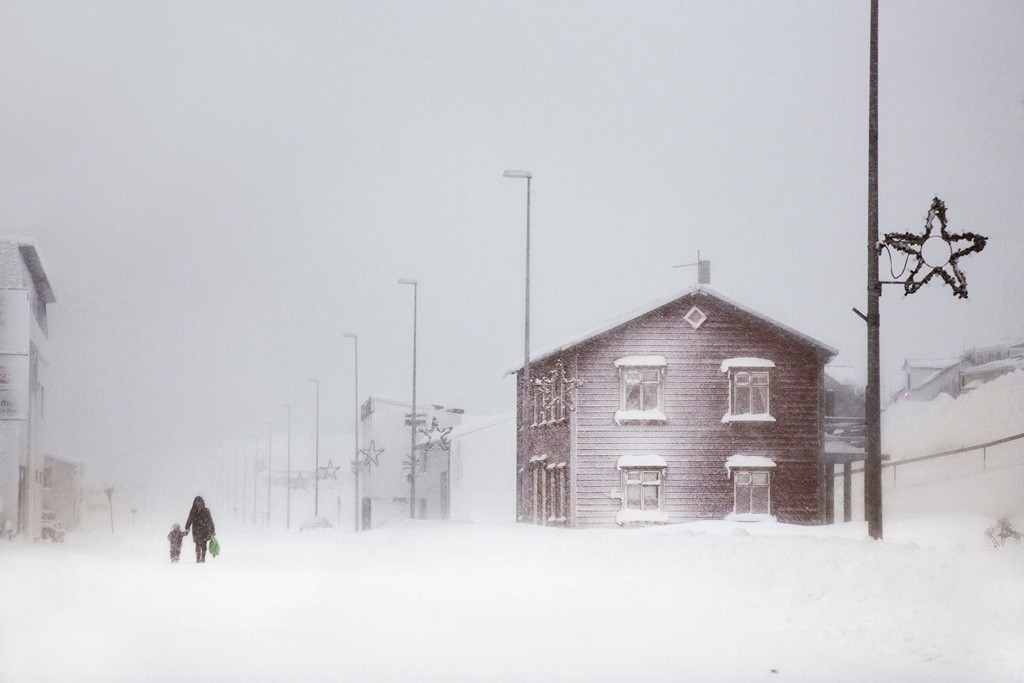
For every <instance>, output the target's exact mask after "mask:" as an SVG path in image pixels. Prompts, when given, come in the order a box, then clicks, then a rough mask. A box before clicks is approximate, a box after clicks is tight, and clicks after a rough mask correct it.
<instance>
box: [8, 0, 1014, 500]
mask: <svg viewBox="0 0 1024 683" xmlns="http://www.w3.org/2000/svg"><path fill="white" fill-rule="evenodd" d="M879 26H880V56H879V62H880V134H879V139H880V143H879V156H880V199H879V204H880V232H882V233H885V232H893V231H901V232H902V231H907V232H920V231H921V230H922V228H923V223H924V216H925V214H926V212H927V210H928V207H929V205H930V203H931V200H932V197H934V196H938V197H940V198H942V199H943V200H944V201H945V202H946V205H947V206H948V208H949V214H948V216H949V221H950V225H949V227H950V229H951V230H952V231H954V232H966V231H974V232H978V233H981V234H983V235H986V236H988V237H989V243H988V247H987V248H986V249H985V251H983V252H982V253H981V254H977V255H973V256H971V257H969V258H967V259H964V260H963V261H962V262H961V265H962V267H963V269H964V271H965V272H966V274H967V280H968V285H969V290H970V299H968V300H966V301H962V300H958V299H955V298H954V297H953V296H952V294H951V292H950V291H949V289H948V288H947V287H944V286H940V285H938V284H933V285H930V286H928V287H926V288H924V289H923V290H922V291H921V292H919V293H917V294H915V295H913V296H912V297H904V296H903V294H902V290H901V289H900V288H896V287H888V288H886V290H885V293H884V296H883V298H882V302H881V305H882V310H881V314H882V328H881V330H882V362H883V391H884V392H885V393H886V394H887V393H889V392H891V391H894V390H895V389H896V388H897V385H896V384H895V382H896V381H898V373H899V369H900V366H901V365H902V362H903V359H904V358H905V357H946V356H951V355H956V354H958V353H960V352H961V351H962V350H964V349H965V348H970V347H972V346H979V345H986V344H990V343H995V342H997V341H999V340H1001V339H1003V338H1006V337H1018V338H1019V337H1024V318H1022V316H1021V314H1020V310H1021V302H1022V301H1024V278H1021V276H1020V270H1019V260H1020V257H1021V254H1024V238H1022V236H1021V235H1022V231H1021V220H1022V219H1021V215H1022V211H1021V199H1022V196H1024V193H1022V188H1024V161H1022V160H1024V41H1022V40H1021V36H1022V35H1024V4H1022V3H1020V2H989V3H984V4H978V3H969V2H959V3H950V2H946V3H913V2H901V3H883V5H882V7H881V10H880V18H879ZM867 86H868V4H867V3H866V2H865V3H813V2H785V3H771V4H766V3H757V2H741V3H730V4H728V5H721V4H718V3H678V2H641V3H629V4H621V3H601V2H594V3H585V4H584V3H564V2H563V3H547V2H516V3H506V4H498V3H448V2H436V3H411V2H409V3H405V2H374V3H350V2H335V3H300V4H294V3H215V4H212V5H211V4H208V3H189V2H186V3H174V4H173V5H162V4H158V3H136V2H112V3H88V4H87V3H74V2H58V3H47V4H39V3H34V2H9V1H8V2H3V3H0V90H2V92H3V93H4V96H3V98H2V99H0V232H3V233H5V234H21V235H27V236H31V237H33V238H35V239H36V240H37V243H38V245H39V248H40V250H41V252H42V255H43V258H44V263H45V266H46V269H47V275H48V276H49V279H50V282H51V283H52V285H53V288H54V292H55V294H56V297H57V303H56V304H54V305H52V306H51V307H50V309H49V321H50V326H49V336H50V341H51V354H52V362H53V365H54V367H53V375H54V377H55V384H56V386H55V387H53V391H52V394H50V393H48V394H47V401H48V405H47V421H48V429H50V430H51V431H52V432H53V434H52V437H53V441H52V443H50V444H48V448H49V450H50V451H51V452H53V453H54V454H55V455H59V456H60V457H64V458H68V459H72V460H78V461H81V462H83V463H84V464H85V468H86V475H87V477H88V476H89V475H90V474H93V475H94V476H101V475H102V476H109V477H112V478H114V479H117V478H118V477H124V476H127V474H126V472H127V471H134V472H135V473H136V474H138V473H140V472H144V473H146V474H159V476H161V477H164V476H167V477H172V478H173V477H174V476H176V475H180V476H181V477H187V476H193V475H195V474H196V470H195V468H196V467H197V466H198V465H199V464H200V463H201V462H202V461H203V460H204V459H209V458H211V457H220V458H235V457H238V454H239V453H240V452H243V451H244V452H253V450H254V449H256V448H259V449H260V451H261V452H262V451H265V450H266V441H267V429H268V428H267V426H266V423H267V422H268V421H269V422H271V424H272V430H273V441H274V444H273V448H274V457H275V459H276V458H278V456H279V455H280V454H283V452H284V448H285V446H284V441H285V420H286V411H285V409H284V408H283V407H282V406H283V405H285V404H288V405H290V406H291V420H292V430H293V431H292V434H293V436H292V443H293V458H294V462H295V466H296V467H299V466H301V465H302V463H303V458H304V459H305V463H306V466H307V467H311V466H312V457H313V456H312V447H311V443H312V441H313V433H314V428H313V423H314V413H315V393H314V387H313V385H312V384H311V383H310V382H309V381H308V380H309V379H310V378H316V379H319V381H320V392H321V393H320V396H321V402H320V424H321V460H322V461H325V460H326V459H327V458H328V457H334V458H335V462H337V461H338V460H339V457H340V459H344V458H345V457H347V456H348V454H349V453H350V448H351V446H350V444H351V441H350V439H351V437H350V436H346V435H349V434H350V430H351V424H352V415H353V410H354V406H353V403H352V401H353V384H352V383H353V344H352V340H351V339H346V338H344V337H343V336H342V335H343V333H344V332H352V333H356V334H358V335H359V395H360V400H365V398H366V397H367V396H368V395H369V394H371V393H372V394H385V395H389V396H393V397H396V398H399V399H402V400H408V397H409V395H410V392H411V363H412V326H413V319H412V313H413V302H412V291H411V288H410V287H405V286H401V285H399V284H398V279H399V278H414V279H417V280H418V281H419V289H418V292H419V300H418V303H419V309H418V321H417V322H418V338H417V339H418V341H417V344H418V386H417V391H418V397H419V400H420V401H421V402H425V403H441V404H444V405H446V406H453V407H460V408H464V409H465V410H466V411H467V413H471V414H491V413H498V412H502V411H507V410H511V409H512V408H513V407H514V386H513V382H512V379H511V378H509V377H507V376H505V374H504V373H505V372H506V371H507V370H508V369H509V367H510V366H511V365H513V364H514V363H516V362H517V360H519V359H521V355H522V341H523V290H524V287H523V285H524V282H523V280H524V249H525V217H526V209H525V198H526V193H525V184H524V183H523V181H520V180H509V179H505V178H502V171H503V169H506V168H522V169H528V170H530V171H532V172H533V181H532V207H531V219H532V225H531V228H532V243H531V260H532V274H531V328H532V340H531V347H532V348H533V349H534V350H536V351H538V352H539V351H543V350H544V349H545V348H546V347H548V346H552V345H554V344H557V343H559V342H560V341H562V340H564V339H566V338H572V337H574V336H575V335H577V334H578V333H579V332H581V331H583V330H587V329H590V328H592V327H594V326H595V324H599V323H600V322H602V321H604V320H605V319H608V318H613V317H616V316H618V315H619V314H621V313H623V312H625V311H629V310H632V309H635V308H637V307H639V306H642V305H644V304H646V303H648V302H650V301H653V300H656V299H661V298H664V297H666V296H668V295H670V294H672V293H673V292H676V291H682V290H683V289H685V288H687V287H688V286H690V285H691V284H693V283H694V282H695V281H696V272H695V270H694V269H692V268H691V269H676V268H673V266H675V265H679V264H685V263H692V262H694V261H695V260H696V257H697V252H698V251H700V254H701V257H702V258H706V259H709V260H710V261H711V263H712V285H713V286H714V287H715V288H716V289H718V290H720V291H721V292H723V293H724V294H726V295H728V296H729V297H731V298H734V299H736V300H738V301H740V302H742V303H744V304H745V305H747V306H749V307H752V308H755V309H758V310H760V311H763V312H764V313H765V314H767V315H769V316H772V317H774V318H777V319H778V320H780V321H783V322H785V323H786V324H788V325H791V326H793V327H795V328H797V329H798V330H800V331H802V332H805V333H807V334H809V335H811V336H814V337H815V338H817V339H820V340H822V341H823V342H825V343H827V344H829V345H832V346H834V347H836V348H838V349H839V351H840V355H839V357H838V358H837V360H836V362H837V363H840V364H845V365H850V366H852V367H853V368H854V371H855V373H856V375H857V376H859V377H863V375H864V373H865V369H864V365H865V360H864V358H865V353H866V350H865V349H866V344H865V336H866V330H865V327H864V323H863V322H862V321H861V319H860V318H858V317H857V316H856V315H855V314H854V313H853V312H852V311H851V309H852V308H853V307H857V308H860V309H861V310H864V307H865V305H866V294H865V287H866V275H865V271H866V265H865V264H866V228H867V121H868V114H867V94H868V92H867V91H868V87H867ZM900 265H902V260H899V261H898V262H897V263H896V267H897V268H898V267H899V266H900ZM881 269H882V277H883V279H889V278H888V277H887V276H888V261H887V259H886V258H885V257H884V256H883V259H882V261H881ZM48 391H49V389H48ZM257 439H258V440H259V441H258V442H257ZM278 462H280V461H278ZM510 466H511V464H510ZM275 469H276V467H275ZM206 472H208V470H207V471H206ZM204 476H205V473H204ZM189 494H191V491H189V492H188V494H186V495H185V499H187V498H188V495H189Z"/></svg>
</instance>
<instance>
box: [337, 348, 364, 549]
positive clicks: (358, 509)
mask: <svg viewBox="0 0 1024 683" xmlns="http://www.w3.org/2000/svg"><path fill="white" fill-rule="evenodd" d="M342 336H343V337H346V338H348V339H351V340H352V341H353V343H354V344H355V363H354V364H353V370H354V373H355V380H354V384H355V389H354V390H353V392H352V393H353V400H354V401H355V407H354V408H353V409H352V414H353V420H352V440H353V441H354V442H355V451H354V454H353V456H352V474H353V475H354V476H355V499H356V500H355V515H356V516H355V530H356V532H358V531H359V530H360V529H362V528H363V520H362V517H363V515H362V512H363V506H362V501H361V500H360V497H361V493H362V490H361V489H362V487H361V486H360V483H361V479H362V473H361V471H360V467H359V335H358V334H353V333H351V332H344V333H342Z"/></svg>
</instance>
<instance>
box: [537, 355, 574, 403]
mask: <svg viewBox="0 0 1024 683" xmlns="http://www.w3.org/2000/svg"><path fill="white" fill-rule="evenodd" d="M533 384H534V386H535V387H537V390H538V391H539V392H540V396H541V402H542V404H543V406H544V411H545V412H549V411H550V412H552V413H553V412H554V410H555V409H556V408H557V407H558V406H559V404H561V405H564V406H565V407H566V408H567V409H568V410H570V411H572V410H576V406H574V405H573V401H572V396H573V394H572V392H573V389H576V388H577V387H579V386H581V385H582V384H583V380H581V379H578V378H576V377H573V378H571V379H570V378H569V377H567V376H566V374H565V366H564V365H563V364H562V361H561V360H559V361H558V362H556V363H555V367H553V368H551V372H549V373H548V374H547V375H544V376H543V377H538V378H535V379H534V380H533Z"/></svg>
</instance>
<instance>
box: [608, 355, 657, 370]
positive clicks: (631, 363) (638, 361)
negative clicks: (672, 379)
mask: <svg viewBox="0 0 1024 683" xmlns="http://www.w3.org/2000/svg"><path fill="white" fill-rule="evenodd" d="M666 365H667V363H666V362H665V356H626V357H625V358H619V359H618V360H616V361H615V367H617V368H637V367H642V368H663V367H665V366H666Z"/></svg>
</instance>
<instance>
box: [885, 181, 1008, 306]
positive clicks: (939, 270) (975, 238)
mask: <svg viewBox="0 0 1024 683" xmlns="http://www.w3.org/2000/svg"><path fill="white" fill-rule="evenodd" d="M936 221H938V223H939V234H938V235H935V234H933V232H934V230H935V222H936ZM961 242H963V243H966V244H965V246H962V247H960V246H959V243H961ZM986 242H988V238H987V237H983V236H981V235H976V234H974V233H973V232H964V233H951V232H948V231H947V230H946V205H945V204H944V203H943V202H942V200H941V199H939V198H938V197H935V198H934V199H932V206H931V208H930V209H929V210H928V216H927V218H925V221H924V234H923V235H914V234H912V233H909V232H890V233H886V235H885V239H884V240H883V241H882V244H883V245H884V246H887V247H892V248H893V249H895V250H897V251H902V252H903V253H904V254H907V255H908V258H909V257H910V256H913V257H914V258H915V259H916V260H917V262H916V263H915V264H914V268H913V270H911V271H910V275H909V276H907V279H906V280H904V282H903V289H904V295H906V294H913V293H914V292H916V291H917V290H919V289H921V287H924V286H925V285H926V284H927V283H928V281H929V280H931V279H932V278H933V277H935V276H936V275H938V276H939V277H940V278H942V280H943V281H945V283H946V284H947V285H949V286H950V287H952V288H953V294H954V295H955V296H958V297H960V298H961V299H966V298H967V276H965V275H964V273H963V271H962V270H960V263H959V259H960V257H961V256H966V255H967V254H971V253H974V252H977V251H981V250H982V249H984V248H985V244H986ZM947 266H948V267H949V270H947V268H946V267H947ZM925 268H927V269H929V270H928V274H927V275H925V276H924V277H923V278H921V279H920V280H918V279H917V278H918V275H919V274H920V273H921V271H922V270H924V269H925Z"/></svg>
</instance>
